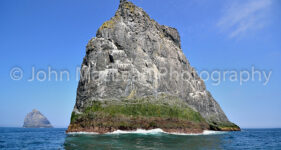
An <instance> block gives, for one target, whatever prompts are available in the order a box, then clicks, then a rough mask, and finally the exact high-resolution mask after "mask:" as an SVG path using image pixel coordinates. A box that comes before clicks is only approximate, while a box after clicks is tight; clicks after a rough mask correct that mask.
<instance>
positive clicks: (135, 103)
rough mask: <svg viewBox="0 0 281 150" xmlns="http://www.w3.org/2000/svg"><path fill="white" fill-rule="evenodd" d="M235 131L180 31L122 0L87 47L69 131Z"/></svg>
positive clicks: (236, 128) (235, 127)
mask: <svg viewBox="0 0 281 150" xmlns="http://www.w3.org/2000/svg"><path fill="white" fill-rule="evenodd" d="M139 128H141V129H154V128H161V129H163V130H164V131H167V132H183V133H200V132H202V131H203V130H220V131H221V130H224V131H236V130H240V128H239V127H238V126H237V125H235V124H233V123H231V122H230V121H229V120H228V118H227V117H226V115H225V114H224V112H223V111H222V109H221V108H220V106H219V104H218V103H217V102H216V101H215V100H214V98H213V97H212V95H211V94H210V92H209V91H207V90H206V87H205V84H204V82H203V81H202V80H201V79H200V77H199V76H198V75H197V73H196V71H195V69H194V68H192V67H191V66H190V64H189V62H188V60H187V59H186V57H185V56H184V54H183V51H182V49H181V40H180V35H179V33H178V31H177V30H176V29H175V28H171V27H168V26H165V25H160V24H158V23H157V22H156V21H154V20H153V19H151V18H150V17H149V15H148V14H147V13H146V12H145V11H144V10H143V9H141V8H139V7H137V6H135V5H134V4H133V3H131V2H128V1H126V0H121V1H120V5H119V8H118V10H117V11H116V13H115V16H114V17H112V18H111V19H110V20H109V21H106V22H105V23H103V25H102V26H101V27H100V28H99V29H98V31H97V33H96V37H94V38H92V39H91V40H90V41H89V43H88V45H87V47H86V56H85V57H84V60H83V63H82V66H81V78H80V81H79V85H78V88H77V97H76V104H75V107H74V110H73V112H72V116H71V123H70V125H69V127H68V130H67V132H81V131H83V132H98V133H106V132H112V131H115V130H135V129H139Z"/></svg>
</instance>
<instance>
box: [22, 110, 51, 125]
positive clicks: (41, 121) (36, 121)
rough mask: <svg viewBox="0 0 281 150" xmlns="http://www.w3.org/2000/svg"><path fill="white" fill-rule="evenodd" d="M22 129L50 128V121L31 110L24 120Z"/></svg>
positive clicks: (36, 111)
mask: <svg viewBox="0 0 281 150" xmlns="http://www.w3.org/2000/svg"><path fill="white" fill-rule="evenodd" d="M23 127H24V128H52V127H53V126H52V125H51V123H50V121H49V120H48V119H47V118H46V117H45V116H44V115H43V114H41V113H40V112H39V111H38V110H36V109H33V110H32V112H30V113H28V114H27V115H26V117H25V118H24V124H23Z"/></svg>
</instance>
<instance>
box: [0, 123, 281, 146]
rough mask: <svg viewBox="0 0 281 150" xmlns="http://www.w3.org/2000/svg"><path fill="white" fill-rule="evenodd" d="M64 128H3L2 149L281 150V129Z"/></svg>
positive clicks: (0, 141) (0, 139)
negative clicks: (75, 130)
mask: <svg viewBox="0 0 281 150" xmlns="http://www.w3.org/2000/svg"><path fill="white" fill-rule="evenodd" d="M65 130H66V129H64V128H53V129H27V128H0V149H1V150H2V149H3V150H5V149H7V150H8V149H11V150H14V149H28V150H29V149H31V150H33V149H34V150H38V149H67V150H72V149H79V150H83V149H86V150H87V149H89V150H92V149H132V150H135V149H145V150H146V149H147V150H153V149H161V150H165V149H167V150H168V149H170V150H173V149H175V150H179V149H203V150H205V149H230V150H237V149H265V150H270V149H280V150H281V129H243V130H242V131H241V132H207V133H206V134H204V135H175V134H167V133H163V132H155V131H154V132H135V133H126V132H124V133H123V132H117V133H113V134H105V135H96V134H66V133H65Z"/></svg>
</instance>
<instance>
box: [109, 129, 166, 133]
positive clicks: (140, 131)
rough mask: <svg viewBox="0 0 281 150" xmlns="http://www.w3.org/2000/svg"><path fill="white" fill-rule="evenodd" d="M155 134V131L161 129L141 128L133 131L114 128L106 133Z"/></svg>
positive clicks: (157, 131) (159, 131) (161, 131)
mask: <svg viewBox="0 0 281 150" xmlns="http://www.w3.org/2000/svg"><path fill="white" fill-rule="evenodd" d="M131 133H133V134H157V133H164V131H163V130H162V129H151V130H143V129H137V130H134V131H123V130H116V131H114V132H110V133H107V134H131Z"/></svg>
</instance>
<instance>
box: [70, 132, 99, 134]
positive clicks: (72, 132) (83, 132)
mask: <svg viewBox="0 0 281 150" xmlns="http://www.w3.org/2000/svg"><path fill="white" fill-rule="evenodd" d="M67 134H99V133H96V132H68V133H67Z"/></svg>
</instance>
